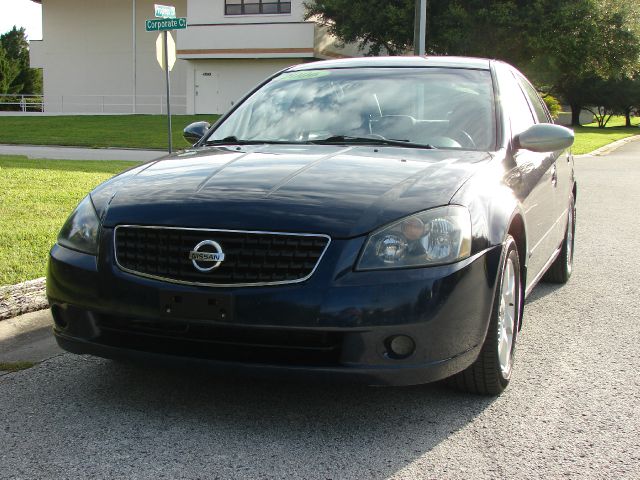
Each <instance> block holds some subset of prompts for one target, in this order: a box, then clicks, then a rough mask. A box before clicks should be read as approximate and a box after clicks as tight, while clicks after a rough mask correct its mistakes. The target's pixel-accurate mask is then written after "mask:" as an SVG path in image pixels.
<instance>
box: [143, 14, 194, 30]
mask: <svg viewBox="0 0 640 480" xmlns="http://www.w3.org/2000/svg"><path fill="white" fill-rule="evenodd" d="M144 25H145V28H146V29H147V32H165V31H167V30H182V29H185V28H187V19H186V18H184V17H180V18H152V19H149V20H147V21H145V22H144Z"/></svg>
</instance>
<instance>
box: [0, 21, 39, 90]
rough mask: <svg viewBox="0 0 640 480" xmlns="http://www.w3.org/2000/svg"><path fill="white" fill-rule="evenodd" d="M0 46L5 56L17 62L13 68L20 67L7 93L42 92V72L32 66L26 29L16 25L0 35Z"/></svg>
mask: <svg viewBox="0 0 640 480" xmlns="http://www.w3.org/2000/svg"><path fill="white" fill-rule="evenodd" d="M0 47H1V48H2V49H3V50H4V52H5V57H6V58H7V59H9V60H10V61H11V62H12V63H14V64H15V67H12V68H17V69H18V74H17V75H16V76H15V77H14V78H13V79H12V80H11V82H10V85H9V87H8V88H7V92H5V93H16V94H39V93H42V73H41V72H40V70H38V69H35V68H31V67H30V60H29V42H28V41H27V37H26V34H25V29H24V28H17V27H15V26H14V27H13V29H11V30H10V31H8V32H7V33H5V34H3V35H0ZM7 78H8V77H7Z"/></svg>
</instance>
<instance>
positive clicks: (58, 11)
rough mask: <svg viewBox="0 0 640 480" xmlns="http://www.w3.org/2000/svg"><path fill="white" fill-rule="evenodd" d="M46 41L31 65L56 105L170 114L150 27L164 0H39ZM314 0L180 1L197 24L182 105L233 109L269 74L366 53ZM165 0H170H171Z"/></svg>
mask: <svg viewBox="0 0 640 480" xmlns="http://www.w3.org/2000/svg"><path fill="white" fill-rule="evenodd" d="M33 1H35V2H38V3H42V15H43V40H41V41H32V42H31V66H32V67H35V68H42V69H43V73H44V104H45V111H47V112H67V113H101V112H104V113H161V112H162V111H163V108H164V106H163V104H164V103H165V102H166V100H165V97H164V96H165V83H164V75H163V72H162V70H161V69H160V67H159V66H158V64H157V62H156V54H155V44H156V39H157V37H158V35H159V34H158V32H155V33H149V32H146V31H145V20H147V19H149V18H153V17H154V3H158V0H33ZM303 1H304V0H291V1H288V0H287V1H285V0H172V1H169V2H166V3H168V4H171V5H174V6H175V7H176V15H177V16H178V17H187V22H188V28H187V29H185V30H178V31H177V32H172V33H173V35H174V36H175V35H176V33H177V41H176V44H177V57H178V61H177V63H176V65H175V67H174V69H173V71H172V73H171V87H172V88H171V101H172V108H173V111H174V113H188V114H193V113H223V112H225V111H227V110H228V109H229V107H230V106H231V105H233V103H234V102H236V101H237V100H238V99H239V98H240V97H241V96H242V95H243V94H244V93H246V92H247V91H248V90H249V89H251V88H252V87H254V86H255V85H256V84H258V83H259V82H260V81H261V80H263V79H264V78H265V77H267V76H268V75H270V74H272V73H274V72H276V71H278V70H281V69H282V68H285V67H287V66H290V65H294V64H297V63H302V62H307V61H313V60H317V59H326V58H336V57H344V56H355V55H360V54H361V52H359V51H358V49H357V47H355V46H353V45H349V46H346V47H344V48H339V47H338V45H337V43H336V41H335V39H334V38H332V37H331V36H329V35H328V34H327V32H326V29H325V28H324V27H322V26H320V25H318V24H316V23H315V22H313V21H305V19H304V14H305V11H304V5H303ZM161 3H165V2H161Z"/></svg>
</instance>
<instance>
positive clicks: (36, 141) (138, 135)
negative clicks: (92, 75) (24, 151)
mask: <svg viewBox="0 0 640 480" xmlns="http://www.w3.org/2000/svg"><path fill="white" fill-rule="evenodd" d="M218 118H219V115H172V117H171V122H172V133H173V135H172V139H173V145H174V148H176V149H181V148H186V147H188V146H190V144H189V143H187V141H186V140H185V139H184V138H183V137H182V130H183V129H184V127H186V126H187V125H188V124H190V123H192V122H198V121H203V120H204V121H207V122H209V123H213V122H215V121H216V120H217V119H218ZM0 143H7V144H14V145H63V146H76V147H92V148H93V147H123V148H151V149H153V148H158V149H164V148H167V117H166V116H163V115H65V116H55V117H48V116H47V117H35V116H28V117H15V116H9V117H0Z"/></svg>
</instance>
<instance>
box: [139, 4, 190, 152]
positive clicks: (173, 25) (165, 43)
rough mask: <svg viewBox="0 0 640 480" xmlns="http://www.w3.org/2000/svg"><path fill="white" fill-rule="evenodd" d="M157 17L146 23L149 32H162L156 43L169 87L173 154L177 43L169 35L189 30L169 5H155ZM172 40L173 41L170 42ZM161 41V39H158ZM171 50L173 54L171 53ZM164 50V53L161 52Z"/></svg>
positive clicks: (182, 19) (159, 59)
mask: <svg viewBox="0 0 640 480" xmlns="http://www.w3.org/2000/svg"><path fill="white" fill-rule="evenodd" d="M155 16H156V17H158V18H152V19H149V20H146V21H145V29H146V30H147V32H162V34H161V36H162V41H159V42H156V54H157V57H158V63H159V64H160V67H161V68H162V69H163V70H164V73H165V83H166V85H167V130H168V136H169V153H172V152H173V138H172V131H171V78H170V75H169V72H170V71H171V69H172V68H173V64H174V63H175V48H176V47H175V43H174V42H173V38H171V35H170V34H169V31H170V30H182V29H184V28H187V19H186V18H176V8H175V7H173V6H168V5H155ZM169 38H171V41H169ZM158 40H160V38H158ZM169 48H171V50H172V51H171V52H169ZM160 50H162V51H160Z"/></svg>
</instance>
